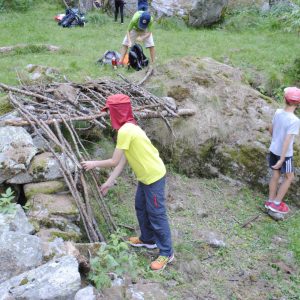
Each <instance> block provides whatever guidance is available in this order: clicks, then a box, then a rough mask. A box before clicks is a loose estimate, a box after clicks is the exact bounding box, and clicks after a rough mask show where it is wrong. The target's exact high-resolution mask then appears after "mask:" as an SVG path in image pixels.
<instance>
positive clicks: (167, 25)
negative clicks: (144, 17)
mask: <svg viewBox="0 0 300 300" xmlns="http://www.w3.org/2000/svg"><path fill="white" fill-rule="evenodd" d="M157 24H158V27H159V28H161V29H163V30H177V31H182V30H185V29H187V26H186V24H185V22H184V21H183V20H182V19H181V18H177V17H171V18H170V17H162V18H160V19H158V21H157Z"/></svg>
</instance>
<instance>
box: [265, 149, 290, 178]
mask: <svg viewBox="0 0 300 300" xmlns="http://www.w3.org/2000/svg"><path fill="white" fill-rule="evenodd" d="M279 160H280V156H278V155H276V154H274V153H272V152H270V154H269V167H270V168H271V169H273V168H272V166H274V165H276V163H277V162H278V161H279ZM273 170H274V169H273ZM278 170H279V171H280V173H281V174H285V173H294V161H293V156H290V157H286V158H285V160H284V163H283V164H282V166H281V168H280V169H278Z"/></svg>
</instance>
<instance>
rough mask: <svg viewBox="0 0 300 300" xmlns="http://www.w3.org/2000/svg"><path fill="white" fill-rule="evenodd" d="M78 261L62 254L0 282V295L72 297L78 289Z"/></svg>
mask: <svg viewBox="0 0 300 300" xmlns="http://www.w3.org/2000/svg"><path fill="white" fill-rule="evenodd" d="M80 285H81V279H80V274H79V272H78V263H77V260H76V258H75V257H73V256H63V257H61V258H58V259H55V260H52V261H50V262H48V263H47V264H44V265H42V266H40V267H38V268H36V269H32V270H30V271H27V272H25V273H22V274H20V275H18V276H15V277H12V278H10V279H9V280H7V281H5V282H3V283H1V284H0V295H1V296H2V298H0V299H5V298H4V297H5V295H8V294H9V295H10V296H12V297H15V298H16V299H23V300H57V299H61V300H63V299H66V300H69V299H70V300H71V299H74V296H75V294H76V292H77V291H78V290H79V289H80Z"/></svg>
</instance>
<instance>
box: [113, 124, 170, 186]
mask: <svg viewBox="0 0 300 300" xmlns="http://www.w3.org/2000/svg"><path fill="white" fill-rule="evenodd" d="M116 148H117V149H122V150H124V153H125V156H126V159H127V161H128V163H129V165H130V167H131V168H132V169H133V171H134V173H135V175H136V177H137V179H138V181H140V182H142V183H144V184H147V185H148V184H151V183H153V182H155V181H157V180H159V179H161V178H162V177H163V176H165V174H166V167H165V165H164V163H163V161H162V160H161V158H160V157H159V152H158V151H157V149H156V148H155V147H154V146H153V145H152V143H151V141H150V140H149V138H148V137H147V135H146V133H145V132H144V131H143V130H142V129H141V128H140V127H139V126H137V125H135V124H132V123H125V124H124V125H123V126H122V127H121V128H120V129H119V131H118V137H117V146H116Z"/></svg>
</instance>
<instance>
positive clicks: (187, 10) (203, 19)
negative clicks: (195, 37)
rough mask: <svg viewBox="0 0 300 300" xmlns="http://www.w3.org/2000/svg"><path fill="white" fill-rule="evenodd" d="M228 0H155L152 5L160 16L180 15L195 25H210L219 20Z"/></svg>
mask: <svg viewBox="0 0 300 300" xmlns="http://www.w3.org/2000/svg"><path fill="white" fill-rule="evenodd" d="M227 4H228V0H208V1H207V0H189V1H187V0H167V1H165V0H153V1H152V2H151V7H152V8H153V9H154V11H155V12H156V13H157V14H158V16H180V17H184V19H187V20H188V24H189V25H190V26H193V27H201V26H209V25H212V24H214V23H216V22H218V21H219V20H220V18H221V16H222V13H223V11H224V9H225V8H226V6H227Z"/></svg>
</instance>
